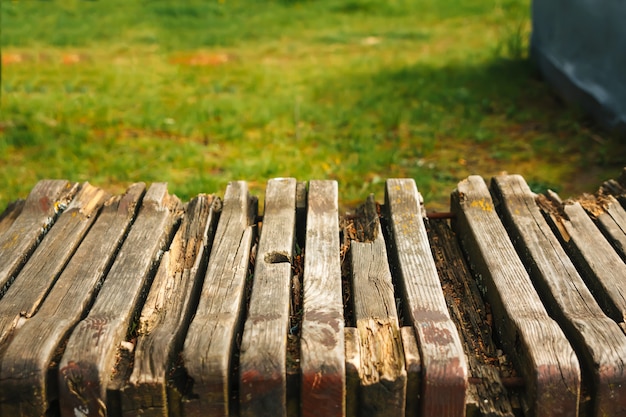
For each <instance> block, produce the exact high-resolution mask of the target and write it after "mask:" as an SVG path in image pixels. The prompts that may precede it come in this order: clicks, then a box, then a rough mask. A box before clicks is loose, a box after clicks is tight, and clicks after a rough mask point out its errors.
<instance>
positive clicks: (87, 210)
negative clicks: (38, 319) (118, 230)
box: [0, 183, 108, 344]
mask: <svg viewBox="0 0 626 417" xmlns="http://www.w3.org/2000/svg"><path fill="white" fill-rule="evenodd" d="M107 197H108V196H107V195H106V193H105V192H104V191H103V190H101V189H99V188H96V187H93V186H91V185H89V184H88V183H85V184H83V185H82V186H81V188H80V191H79V192H78V194H76V197H75V198H74V199H73V200H72V202H71V203H70V204H69V206H68V207H67V209H66V210H64V211H63V213H61V214H60V215H59V216H58V218H57V220H56V222H55V224H54V227H53V228H51V229H50V231H49V232H48V233H47V234H46V236H45V237H44V238H43V240H42V242H41V243H40V244H39V245H38V246H37V249H35V251H34V252H33V254H32V256H31V258H30V259H29V261H28V262H27V263H26V264H25V265H24V267H23V268H22V270H21V271H20V273H19V275H18V276H17V278H16V280H15V283H14V284H13V285H12V286H11V287H9V289H8V290H7V291H6V293H5V294H4V297H3V298H2V300H0V344H1V343H2V342H3V341H5V340H6V339H7V337H8V336H9V334H10V333H11V332H12V331H13V329H15V327H16V326H18V325H19V324H20V322H21V321H23V319H28V318H30V317H32V316H33V314H35V312H36V311H37V308H38V307H39V305H40V304H41V302H42V301H43V299H44V298H45V296H46V295H47V293H48V291H49V290H50V288H51V287H52V285H54V282H55V281H56V279H57V277H58V276H59V274H60V273H61V271H62V270H63V268H64V267H65V264H66V263H67V261H68V260H69V259H70V257H71V256H72V255H73V253H74V250H75V249H76V247H77V246H78V245H79V244H80V242H81V241H82V239H83V236H84V235H85V233H86V232H87V230H89V227H91V225H92V224H93V222H94V220H95V219H96V216H97V214H98V210H99V209H100V207H101V205H102V204H103V203H104V200H105V199H106V198H107Z"/></svg>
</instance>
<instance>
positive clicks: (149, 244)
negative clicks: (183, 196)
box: [58, 183, 182, 417]
mask: <svg viewBox="0 0 626 417" xmlns="http://www.w3.org/2000/svg"><path fill="white" fill-rule="evenodd" d="M181 215H182V205H181V203H180V201H179V200H178V198H177V197H176V196H173V195H169V194H168V193H167V185H166V184H164V183H154V184H152V186H151V187H150V188H149V189H148V192H147V193H146V195H145V197H144V199H143V201H142V206H141V208H140V210H139V214H138V215H137V219H136V220H135V222H134V223H133V225H132V227H131V229H130V231H129V233H128V236H127V237H126V239H125V241H124V243H123V244H122V247H121V249H120V251H119V253H118V254H117V258H116V260H115V262H114V263H113V265H112V267H111V269H110V271H109V273H108V275H107V277H106V280H105V281H104V283H103V285H102V288H101V289H100V292H99V293H98V297H97V298H96V300H95V303H94V305H93V306H92V308H91V310H90V311H89V314H88V315H87V317H86V318H84V319H83V320H82V321H81V322H80V323H79V324H78V325H77V327H76V328H75V329H74V331H73V333H72V335H71V336H70V339H69V341H68V344H67V347H66V349H65V353H64V354H63V358H62V359H61V362H60V364H59V376H58V379H59V381H58V383H59V395H60V407H61V415H62V416H64V417H65V416H74V415H76V414H77V413H83V414H84V415H87V416H98V415H100V414H102V413H105V414H106V413H107V398H106V389H107V386H108V383H109V381H110V380H111V377H112V376H113V374H112V373H113V372H114V370H115V364H116V361H117V360H118V358H119V349H120V348H121V347H124V346H125V343H126V342H127V341H128V340H127V336H128V334H129V332H130V331H131V330H132V328H133V327H134V325H135V324H136V323H134V322H133V319H134V315H135V312H136V311H137V310H138V309H139V308H141V305H140V303H141V300H142V298H143V297H145V294H146V292H147V289H148V287H149V284H150V282H151V279H152V276H151V275H152V273H153V272H154V266H155V264H156V262H158V260H159V259H160V257H161V255H162V254H163V252H164V251H165V250H166V249H167V247H168V245H169V243H170V238H171V234H172V230H173V229H174V226H175V225H176V224H177V223H178V221H179V219H180V216H181ZM115 411H118V410H115Z"/></svg>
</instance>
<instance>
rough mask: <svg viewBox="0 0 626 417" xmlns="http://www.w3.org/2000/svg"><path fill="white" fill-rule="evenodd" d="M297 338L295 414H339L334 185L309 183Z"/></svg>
mask: <svg viewBox="0 0 626 417" xmlns="http://www.w3.org/2000/svg"><path fill="white" fill-rule="evenodd" d="M305 247H306V255H305V257H304V282H303V289H304V312H303V318H302V335H301V339H300V346H301V359H300V363H301V366H302V385H301V404H302V407H301V412H302V416H304V417H318V416H327V417H333V416H344V415H345V412H346V400H345V394H346V369H345V368H346V364H345V351H344V349H345V340H344V319H343V300H342V295H341V266H340V260H339V214H338V191H337V182H336V181H310V182H309V194H308V212H307V222H306V245H305Z"/></svg>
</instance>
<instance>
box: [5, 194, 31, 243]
mask: <svg viewBox="0 0 626 417" xmlns="http://www.w3.org/2000/svg"><path fill="white" fill-rule="evenodd" d="M25 202H26V201H25V200H15V201H13V202H12V203H9V205H8V206H7V208H6V209H5V210H4V211H3V212H2V214H0V236H2V234H3V233H4V232H5V231H7V230H8V229H9V228H10V227H11V225H12V224H13V222H14V221H15V219H17V218H18V217H19V215H20V214H21V213H22V209H23V208H24V203H25Z"/></svg>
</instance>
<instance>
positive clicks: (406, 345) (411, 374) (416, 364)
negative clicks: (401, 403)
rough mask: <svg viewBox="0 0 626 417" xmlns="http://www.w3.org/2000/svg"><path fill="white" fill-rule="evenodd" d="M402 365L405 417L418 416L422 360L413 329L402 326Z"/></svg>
mask: <svg viewBox="0 0 626 417" xmlns="http://www.w3.org/2000/svg"><path fill="white" fill-rule="evenodd" d="M400 337H401V338H402V348H403V350H404V363H405V367H406V375H407V379H406V411H405V415H406V416H407V417H415V416H418V415H419V405H420V397H421V392H422V389H421V387H422V359H421V356H420V351H419V346H418V345H417V338H416V337H415V331H414V330H413V327H410V326H402V328H401V329H400Z"/></svg>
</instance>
